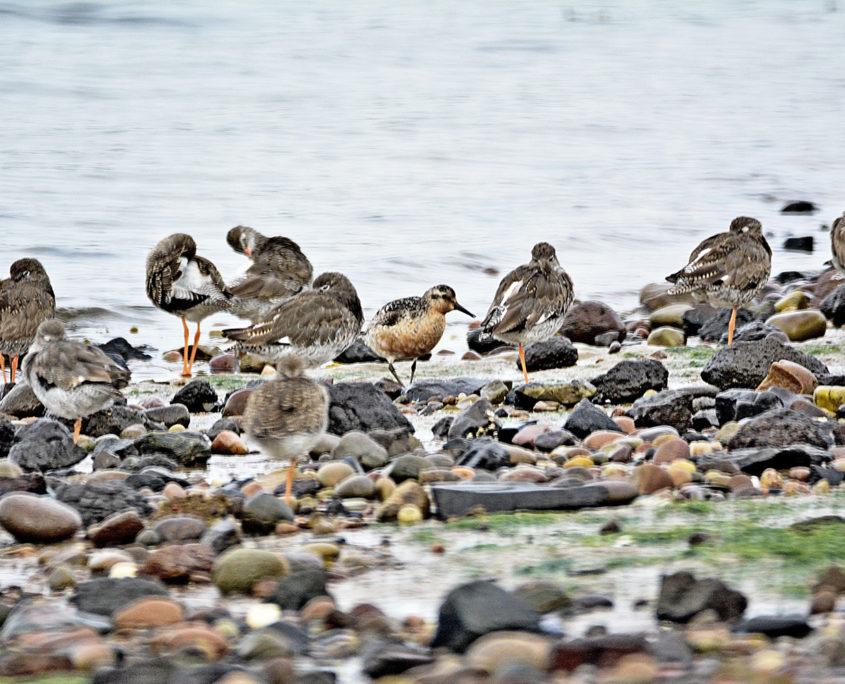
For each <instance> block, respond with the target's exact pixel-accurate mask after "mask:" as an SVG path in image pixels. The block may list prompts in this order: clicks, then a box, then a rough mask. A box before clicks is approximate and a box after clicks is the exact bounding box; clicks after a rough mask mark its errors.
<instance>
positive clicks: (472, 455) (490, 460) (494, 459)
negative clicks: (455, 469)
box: [457, 439, 511, 470]
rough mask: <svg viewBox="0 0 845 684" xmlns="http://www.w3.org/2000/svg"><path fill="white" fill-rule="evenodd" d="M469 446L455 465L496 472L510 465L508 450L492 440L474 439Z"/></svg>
mask: <svg viewBox="0 0 845 684" xmlns="http://www.w3.org/2000/svg"><path fill="white" fill-rule="evenodd" d="M470 444H471V446H470V448H469V449H468V450H467V451H465V452H464V453H463V454H462V455H461V457H460V459H459V460H458V463H457V465H461V466H469V467H470V468H481V469H483V470H497V469H498V468H504V467H507V466H509V465H510V464H511V456H510V453H508V450H507V449H505V447H503V446H502V445H501V444H499V443H498V442H494V441H493V440H492V439H474V440H472V442H471V443H470Z"/></svg>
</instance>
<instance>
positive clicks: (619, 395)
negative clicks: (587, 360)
mask: <svg viewBox="0 0 845 684" xmlns="http://www.w3.org/2000/svg"><path fill="white" fill-rule="evenodd" d="M668 380H669V371H668V370H666V367H665V366H664V365H663V364H662V363H660V361H658V360H657V359H628V360H625V361H620V362H619V363H617V364H616V365H615V366H614V367H613V368H611V369H610V370H609V371H607V373H604V374H602V375H599V376H597V377H595V378H593V379H592V380H590V382H591V383H592V384H593V385H594V386H595V388H596V389H597V390H598V399H599V400H601V401H610V402H612V403H626V402H629V401H634V399H637V398H639V397H641V396H642V395H643V393H644V392H646V391H647V390H650V389H653V390H658V391H660V390H662V389H666V383H667V381H668Z"/></svg>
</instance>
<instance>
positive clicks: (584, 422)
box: [563, 399, 623, 439]
mask: <svg viewBox="0 0 845 684" xmlns="http://www.w3.org/2000/svg"><path fill="white" fill-rule="evenodd" d="M563 429H564V430H568V431H569V432H571V433H572V434H573V435H575V436H576V437H579V438H581V439H583V438H584V437H586V436H587V435H589V434H590V433H591V432H595V431H596V430H614V431H616V432H623V430H622V428H621V427H619V426H618V425H617V424H616V423H615V422H614V421H613V420H612V419H611V418H610V416H608V415H607V414H606V413H605V412H604V411H602V410H601V409H600V408H599V407H598V406H595V405H594V404H593V403H591V402H590V400H589V399H582V400H581V401H579V402H578V404H577V405H576V406H575V408H574V409H573V410H572V413H570V414H569V416H568V417H567V418H566V422H565V423H564V424H563Z"/></svg>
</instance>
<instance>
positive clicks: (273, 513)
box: [241, 492, 293, 534]
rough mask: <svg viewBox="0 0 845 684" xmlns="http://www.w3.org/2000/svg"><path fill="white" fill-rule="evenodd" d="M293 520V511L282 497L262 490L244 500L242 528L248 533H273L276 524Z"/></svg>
mask: <svg viewBox="0 0 845 684" xmlns="http://www.w3.org/2000/svg"><path fill="white" fill-rule="evenodd" d="M283 520H286V521H288V522H290V521H292V520H293V511H292V510H291V509H290V506H288V505H287V504H286V503H285V502H284V501H283V500H282V499H279V498H277V497H275V496H273V495H272V494H267V493H266V492H262V493H261V494H256V495H255V496H251V497H250V498H248V499H247V500H246V501H244V506H243V509H242V510H241V529H242V530H243V531H244V532H245V533H246V534H271V533H272V532H273V530H275V529H276V524H277V523H279V522H282V521H283Z"/></svg>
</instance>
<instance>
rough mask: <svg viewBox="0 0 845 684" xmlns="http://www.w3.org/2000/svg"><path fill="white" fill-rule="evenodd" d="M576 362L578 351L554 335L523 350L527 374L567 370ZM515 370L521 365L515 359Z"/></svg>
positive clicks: (520, 367)
mask: <svg viewBox="0 0 845 684" xmlns="http://www.w3.org/2000/svg"><path fill="white" fill-rule="evenodd" d="M577 362H578V350H577V349H576V348H575V345H573V344H572V342H570V341H569V340H568V339H567V338H566V337H561V336H560V335H555V336H554V337H550V338H549V339H548V340H544V341H542V342H535V343H534V344H529V345H528V346H527V347H526V348H525V367H526V369H527V370H528V372H529V373H534V372H535V371H541V370H551V369H554V368H568V367H569V366H574V365H575V364H576V363H577ZM516 365H517V370H522V364H521V363H520V361H519V359H517V364H516Z"/></svg>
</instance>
